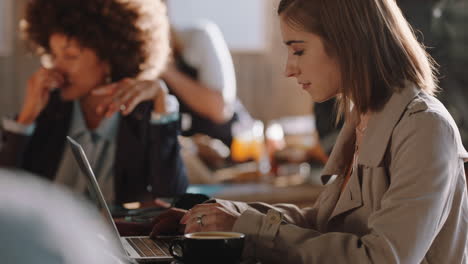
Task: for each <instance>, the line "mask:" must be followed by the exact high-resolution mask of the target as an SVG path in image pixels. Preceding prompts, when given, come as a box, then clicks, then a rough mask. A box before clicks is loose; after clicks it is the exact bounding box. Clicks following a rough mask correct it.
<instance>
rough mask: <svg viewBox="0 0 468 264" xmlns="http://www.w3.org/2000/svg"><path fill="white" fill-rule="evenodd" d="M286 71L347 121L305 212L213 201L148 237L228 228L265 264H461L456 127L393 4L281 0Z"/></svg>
mask: <svg viewBox="0 0 468 264" xmlns="http://www.w3.org/2000/svg"><path fill="white" fill-rule="evenodd" d="M278 15H279V20H280V30H281V32H282V36H283V42H284V44H285V45H286V47H287V50H288V58H287V62H286V69H285V75H286V76H287V77H291V78H295V79H296V80H297V82H298V83H299V84H300V85H301V86H302V88H303V89H304V90H305V91H306V92H307V93H309V95H310V96H311V98H312V99H313V101H314V102H324V101H327V100H330V99H332V98H336V99H337V100H338V114H339V116H342V117H343V118H344V125H343V128H342V130H341V132H340V134H339V136H338V139H337V141H336V144H335V146H334V148H333V151H332V153H331V155H330V159H329V160H328V161H327V164H326V165H325V168H324V170H323V172H322V177H321V179H322V182H323V183H324V184H325V185H326V187H325V189H324V191H323V192H322V193H321V195H320V197H319V198H318V200H317V202H316V204H315V205H314V206H313V207H310V208H302V209H301V208H298V207H297V206H294V205H288V204H278V205H273V206H272V205H268V204H264V203H244V202H233V201H225V200H219V199H216V200H212V201H210V202H207V203H204V204H200V205H197V206H195V207H193V208H192V209H191V210H189V211H183V210H176V209H173V210H170V211H168V212H167V213H165V214H162V215H160V216H159V217H157V218H156V219H155V221H154V222H155V225H154V229H153V232H152V235H153V236H154V235H158V234H160V233H163V232H166V233H167V232H170V231H172V232H175V231H178V230H181V229H183V230H184V232H185V233H192V232H198V231H214V230H216V231H235V232H240V233H244V234H246V243H245V248H244V257H245V258H254V259H258V260H260V261H261V262H262V263H263V262H265V263H295V264H296V263H463V264H465V263H467V260H468V244H467V243H468V219H467V215H468V200H467V199H468V197H467V188H466V180H465V177H464V167H463V162H464V159H468V153H467V152H466V150H465V148H464V147H463V145H462V141H461V137H460V133H459V131H458V128H457V126H456V124H455V122H454V120H453V118H452V117H451V115H450V114H449V112H448V111H447V109H446V108H445V107H444V106H443V105H442V104H441V103H440V102H439V101H438V100H437V99H436V98H435V97H434V94H435V92H436V91H437V86H436V78H435V74H434V65H433V61H432V60H431V57H430V56H429V55H428V54H427V53H426V51H425V50H424V48H423V47H422V46H421V45H420V43H419V42H418V41H417V39H416V37H415V36H414V34H413V32H412V31H411V28H410V26H409V24H408V22H407V21H406V20H405V18H404V16H403V14H402V13H401V10H400V9H399V8H398V6H397V4H396V2H395V1H394V0H347V1H340V0H281V1H280V4H279V7H278Z"/></svg>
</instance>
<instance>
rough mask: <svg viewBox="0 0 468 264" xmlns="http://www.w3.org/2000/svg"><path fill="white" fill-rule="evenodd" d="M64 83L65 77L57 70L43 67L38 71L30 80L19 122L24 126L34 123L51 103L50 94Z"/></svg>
mask: <svg viewBox="0 0 468 264" xmlns="http://www.w3.org/2000/svg"><path fill="white" fill-rule="evenodd" d="M64 83H65V78H64V76H63V75H62V74H60V73H59V72H58V71H56V70H49V69H46V68H42V67H41V68H40V69H39V70H38V71H36V72H35V73H34V74H33V75H32V76H31V78H30V79H29V80H28V83H27V88H26V95H25V99H24V102H23V107H22V109H21V111H20V114H19V115H18V120H17V122H18V123H20V124H24V125H29V124H31V123H33V122H34V121H35V120H36V118H37V117H38V116H39V114H40V113H41V112H42V110H43V109H44V108H45V106H46V105H47V103H48V102H49V98H50V92H51V91H52V90H53V89H55V88H58V87H60V86H62V85H63V84H64Z"/></svg>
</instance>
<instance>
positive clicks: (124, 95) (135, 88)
mask: <svg viewBox="0 0 468 264" xmlns="http://www.w3.org/2000/svg"><path fill="white" fill-rule="evenodd" d="M167 93H168V91H167V89H164V88H163V87H161V85H160V84H159V82H157V81H149V80H135V79H130V78H126V79H123V80H121V81H119V82H116V83H111V84H108V85H105V86H102V87H99V88H97V89H95V90H94V91H93V92H92V95H99V96H104V97H105V98H104V100H103V102H102V103H101V104H99V105H98V106H97V108H96V113H97V114H99V115H103V116H106V117H110V116H112V114H114V113H115V112H117V111H120V112H121V113H122V114H123V115H128V114H130V113H131V112H132V111H133V110H134V109H135V107H136V106H137V105H138V104H140V103H141V102H143V101H148V100H153V101H154V103H155V108H156V109H155V111H156V112H158V110H159V112H158V113H164V111H165V109H160V108H161V107H164V103H160V102H161V101H163V102H164V99H165V96H166V94H167ZM161 104H162V106H161Z"/></svg>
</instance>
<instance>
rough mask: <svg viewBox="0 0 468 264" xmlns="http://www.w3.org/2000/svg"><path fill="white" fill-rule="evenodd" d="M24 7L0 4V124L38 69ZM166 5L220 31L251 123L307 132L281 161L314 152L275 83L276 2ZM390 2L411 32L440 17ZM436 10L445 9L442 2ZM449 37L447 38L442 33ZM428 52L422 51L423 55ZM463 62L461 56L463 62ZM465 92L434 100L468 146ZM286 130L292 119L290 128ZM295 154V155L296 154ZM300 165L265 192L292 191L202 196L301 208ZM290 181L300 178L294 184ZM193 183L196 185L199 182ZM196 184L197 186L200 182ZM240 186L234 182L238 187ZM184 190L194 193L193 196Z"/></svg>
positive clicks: (282, 81) (298, 96)
mask: <svg viewBox="0 0 468 264" xmlns="http://www.w3.org/2000/svg"><path fill="white" fill-rule="evenodd" d="M26 2H27V0H0V116H5V115H10V114H14V113H15V112H17V111H18V110H19V107H20V106H21V102H22V98H23V96H24V90H25V84H26V81H27V79H28V77H29V76H30V75H31V74H32V73H33V72H34V71H35V70H36V69H37V67H38V66H39V65H40V64H39V60H38V58H37V57H35V56H34V55H33V54H31V53H30V52H29V51H28V50H27V49H26V45H25V44H24V43H23V42H22V40H21V38H20V34H19V32H18V30H17V29H18V24H19V20H20V18H21V16H22V9H23V6H24V4H25V3H26ZM168 2H169V11H170V19H171V22H172V23H173V25H174V26H175V27H176V28H177V27H179V28H182V27H184V25H187V24H191V23H194V22H195V21H197V20H200V19H208V20H211V21H213V22H215V23H216V24H217V25H218V26H219V27H220V29H221V31H222V33H223V34H224V37H225V39H226V42H227V44H228V46H229V49H230V52H231V54H232V58H233V62H234V66H235V71H236V78H237V79H236V82H237V96H238V98H240V100H241V101H242V103H243V104H244V106H245V107H246V109H247V110H248V112H249V113H250V114H251V116H252V117H253V118H254V119H257V120H261V121H263V123H264V124H265V126H267V125H268V124H269V123H271V121H272V120H278V119H281V118H285V117H293V118H294V117H298V118H299V119H298V120H300V122H302V121H305V122H307V124H309V125H310V124H311V125H310V126H306V127H307V129H306V131H307V133H308V134H307V135H305V137H299V138H297V137H296V138H295V137H290V138H289V139H292V140H291V142H292V145H294V147H296V149H293V150H292V151H291V152H289V153H286V154H288V155H290V156H295V155H296V156H297V155H299V156H300V155H301V154H303V153H304V148H314V147H315V146H317V145H318V143H317V142H318V140H317V134H316V131H314V129H315V128H314V117H313V113H312V112H313V110H312V108H313V107H312V103H311V100H310V98H309V96H307V94H306V93H305V92H304V91H303V90H302V89H301V88H300V87H299V86H298V85H297V83H296V80H295V79H293V78H289V79H288V78H285V77H284V75H283V71H284V63H285V56H286V48H285V47H284V45H283V44H282V43H281V36H280V32H279V30H278V27H279V26H278V19H277V16H276V11H275V10H276V6H277V4H278V2H279V0H236V1H232V0H169V1H168ZM397 2H398V3H399V4H405V5H406V6H405V10H409V11H410V13H408V14H409V15H411V16H412V17H413V18H414V21H413V22H415V25H416V26H421V25H422V24H418V23H419V22H421V21H423V20H421V19H419V17H422V15H421V14H427V13H428V12H429V13H430V12H433V14H434V16H435V17H436V18H438V17H441V14H439V13H437V10H438V9H437V8H435V9H433V10H431V9H430V8H432V6H431V5H429V4H425V5H422V6H419V5H420V3H419V1H402V0H400V1H397ZM440 2H441V3H445V2H449V1H440ZM453 2H457V3H460V4H459V5H460V6H461V7H463V6H464V7H466V5H467V4H466V3H467V2H468V1H465V0H461V1H453ZM458 10H463V8H458ZM439 11H440V10H439ZM411 12H413V13H411ZM466 17H467V16H464V15H460V18H461V19H466ZM418 19H419V20H418ZM410 22H412V21H410ZM462 22H463V21H462ZM457 23H458V24H457V25H465V24H466V23H465V24H463V23H461V22H460V21H458V22H457ZM447 25H449V24H444V25H443V26H447ZM449 26H452V25H449ZM423 30H427V29H423ZM449 32H452V31H450V30H449ZM463 32H465V33H463ZM466 32H468V31H466V30H465V31H463V30H458V31H456V34H459V35H453V36H448V37H452V39H457V38H459V39H461V40H462V39H464V40H465V41H464V42H463V43H461V42H460V43H461V44H460V45H459V47H463V45H466V43H468V41H466V40H468V36H466ZM416 33H417V35H418V36H419V37H422V35H421V34H420V32H416ZM460 34H461V35H460ZM423 39H424V41H425V42H426V43H428V42H429V44H431V43H430V41H431V39H430V36H424V37H423ZM446 43H448V45H451V43H449V42H444V43H443V44H446ZM457 43H458V42H457ZM455 46H456V45H455ZM455 46H454V47H455ZM431 50H432V49H429V51H430V52H431ZM458 50H463V49H458ZM465 50H466V49H465ZM463 54H464V53H463ZM459 57H460V58H461V57H463V56H459ZM465 57H467V56H466V55H465ZM456 68H460V67H456ZM460 69H462V68H460ZM465 69H466V68H465ZM462 71H463V70H462ZM444 74H446V72H445V73H444ZM446 75H447V74H446ZM457 76H466V74H458V75H457ZM447 79H451V78H447ZM444 85H445V84H444ZM442 88H445V87H442ZM465 90H466V89H458V90H457V89H452V90H451V91H452V92H451V94H449V95H448V96H447V95H446V94H445V93H442V95H446V96H445V100H449V101H450V100H451V101H450V102H451V103H452V104H451V105H450V104H449V105H448V106H447V107H448V109H449V110H450V111H451V113H452V115H453V116H454V118H455V120H456V121H457V123H458V125H459V126H462V127H463V126H464V127H465V129H461V134H462V137H464V138H465V139H466V138H468V133H467V132H466V131H468V130H467V129H466V127H467V124H468V118H467V117H466V113H468V109H466V108H467V107H468V105H467V104H466V103H465V102H466V92H465ZM443 100H444V99H443ZM452 106H453V107H452ZM465 110H466V111H465ZM300 117H302V119H300ZM289 121H290V120H289ZM288 124H289V125H291V124H294V119H293V122H292V123H288ZM283 129H284V127H283ZM299 136H304V135H299ZM286 143H288V142H286ZM332 144H333V142H332V143H331V145H332ZM298 146H299V150H300V151H299V152H298V151H297V150H298V148H297V147H298ZM301 148H302V149H301ZM316 150H317V149H316ZM301 151H302V152H301ZM320 151H321V150H320V149H318V150H317V151H316V152H314V151H312V152H313V153H312V154H313V155H315V157H316V160H315V161H316V162H317V161H318V163H319V164H323V162H324V161H325V160H326V158H324V157H323V155H322V154H323V153H321V152H320ZM292 159H294V157H293V158H292ZM289 160H291V159H289ZM299 160H300V158H299ZM309 163H310V160H309ZM302 165H303V163H302V161H300V162H297V163H296V164H293V166H292V167H288V166H286V167H285V168H284V171H283V172H282V173H280V174H284V176H292V177H289V178H288V179H287V180H284V179H281V181H276V182H275V184H273V187H274V188H276V187H279V186H281V187H285V186H286V187H291V186H293V187H294V188H296V189H284V188H283V189H275V190H272V189H271V186H272V185H271V184H266V185H265V184H263V185H262V184H260V185H259V184H258V182H255V181H254V183H253V184H245V185H244V186H243V187H242V188H241V189H239V188H238V189H223V191H222V192H221V193H219V192H218V193H216V190H219V189H214V190H215V191H213V192H210V194H216V195H219V196H221V197H224V198H230V199H236V200H249V201H251V200H261V201H267V202H277V201H283V202H295V203H297V204H301V205H308V204H310V203H311V202H312V201H313V200H314V199H315V197H316V196H317V195H318V193H319V192H320V190H321V189H320V188H318V189H317V188H316V186H317V184H318V182H319V181H318V172H319V170H318V169H317V170H311V168H310V167H307V166H305V167H304V166H302ZM189 166H192V167H193V166H195V167H196V166H198V165H197V164H189ZM250 169H251V167H242V168H240V169H239V171H240V172H239V171H237V172H236V173H238V174H243V172H246V171H249V170H250ZM312 169H314V168H312ZM201 172H202V173H204V172H206V173H212V171H208V170H203V169H201ZM229 173H232V171H222V173H220V175H218V176H219V177H221V178H223V177H225V178H229V177H230V176H226V174H229ZM304 173H305V174H308V176H309V177H312V179H309V180H305V178H304V177H303V176H304V175H303V174H304ZM298 174H299V176H300V177H298V178H294V177H295V176H298ZM231 176H232V175H231ZM243 177H244V178H242V177H241V178H242V179H246V180H245V182H246V183H249V180H251V179H252V177H251V175H249V174H245V175H244V174H243ZM201 178H203V176H202V177H201ZM208 178H209V177H208ZM254 178H255V177H254ZM198 180H200V177H199V178H198ZM205 180H206V177H205ZM283 180H284V181H283ZM203 181H204V180H203V179H201V180H200V182H203ZM240 181H241V182H242V181H243V180H240ZM213 182H216V181H210V180H209V179H208V180H206V181H205V183H213ZM307 182H308V183H313V185H314V187H313V188H312V189H310V188H308V187H305V188H303V187H304V186H303V184H302V183H307ZM197 183H199V182H197ZM298 183H301V186H302V187H297V186H298V185H299V184H298ZM297 188H303V189H297ZM190 190H191V191H194V190H195V191H196V189H190ZM223 195H224V196H223ZM242 195H243V196H242Z"/></svg>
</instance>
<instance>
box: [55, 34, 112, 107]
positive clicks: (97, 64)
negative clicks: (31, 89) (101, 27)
mask: <svg viewBox="0 0 468 264" xmlns="http://www.w3.org/2000/svg"><path fill="white" fill-rule="evenodd" d="M49 45H50V49H51V55H52V62H53V65H54V69H55V70H57V71H58V72H59V73H61V74H62V75H63V77H64V78H65V84H64V85H62V86H61V87H59V88H60V92H61V96H62V98H63V99H64V100H75V99H79V98H81V97H83V96H85V95H87V94H88V93H89V92H90V91H91V90H93V89H94V88H96V87H98V86H100V85H102V84H103V83H104V82H105V79H106V77H107V76H108V74H109V65H108V63H106V62H104V61H102V60H100V59H99V58H98V57H97V55H96V53H95V52H94V51H93V50H91V49H88V48H83V47H80V45H79V44H78V42H77V41H76V40H74V39H73V38H68V37H67V36H65V35H62V34H53V35H52V36H51V37H50V39H49Z"/></svg>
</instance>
